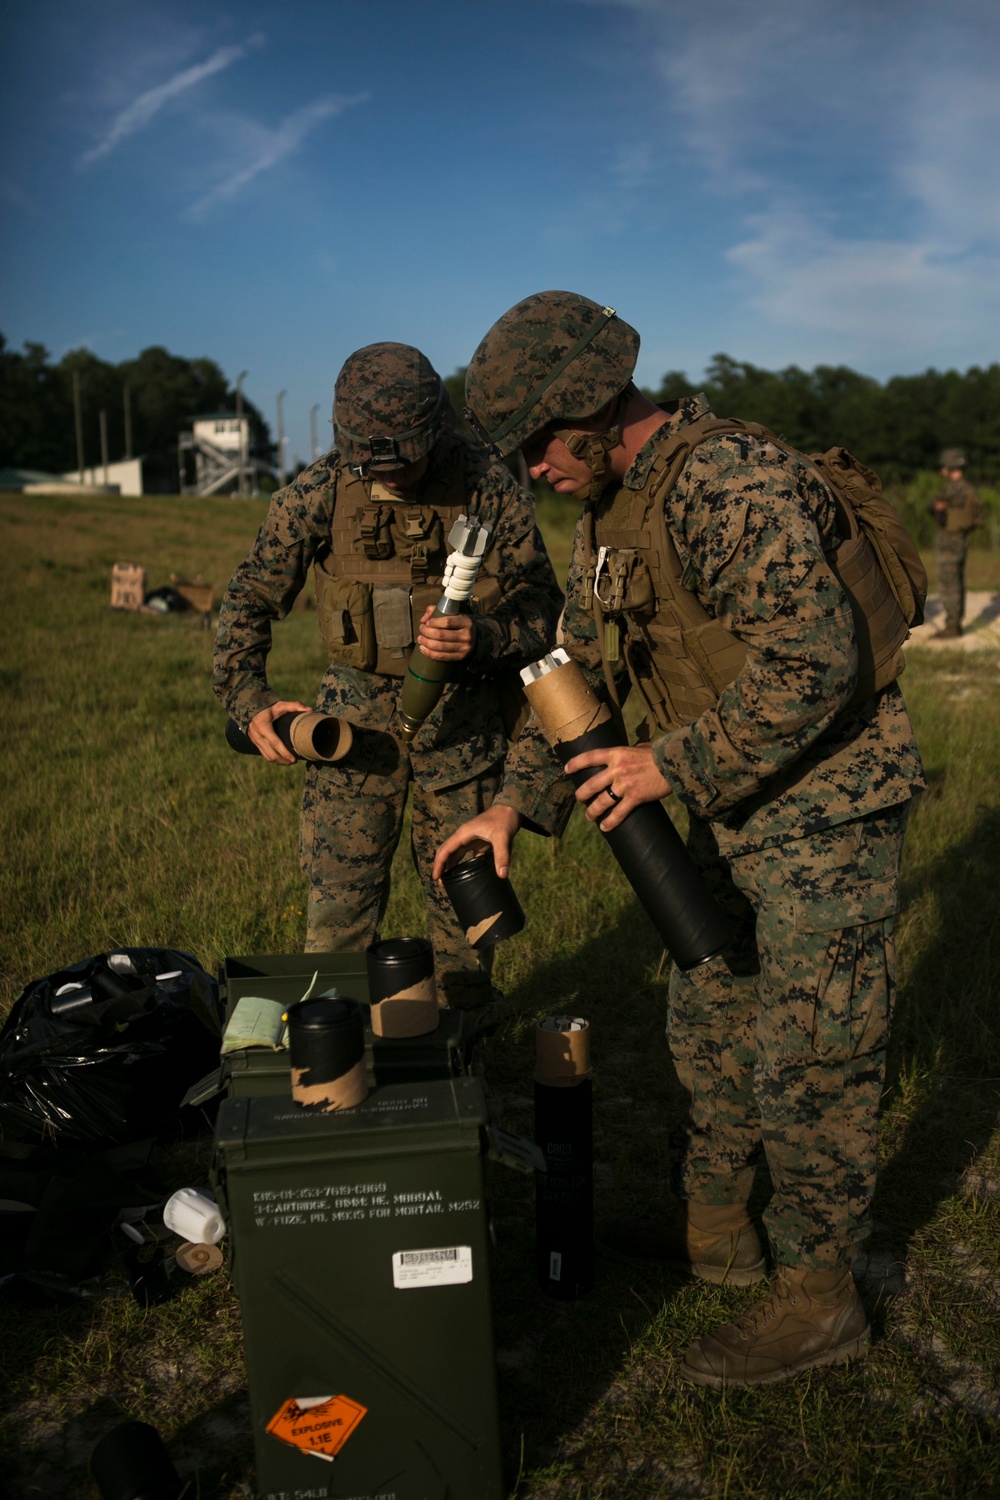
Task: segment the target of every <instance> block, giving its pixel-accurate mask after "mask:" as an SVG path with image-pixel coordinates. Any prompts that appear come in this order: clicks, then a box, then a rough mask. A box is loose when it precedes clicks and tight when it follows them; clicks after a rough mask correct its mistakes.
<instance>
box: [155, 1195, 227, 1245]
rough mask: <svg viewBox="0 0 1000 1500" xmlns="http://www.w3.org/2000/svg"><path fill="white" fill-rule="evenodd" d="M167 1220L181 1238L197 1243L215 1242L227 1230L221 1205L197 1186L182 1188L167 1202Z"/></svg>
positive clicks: (167, 1224) (168, 1225)
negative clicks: (220, 1211)
mask: <svg viewBox="0 0 1000 1500" xmlns="http://www.w3.org/2000/svg"><path fill="white" fill-rule="evenodd" d="M163 1222H164V1224H166V1226H167V1228H168V1229H172V1230H173V1232H174V1234H179V1235H180V1237H181V1239H183V1240H190V1241H191V1242H192V1243H193V1244H195V1245H215V1244H218V1242H219V1240H221V1239H222V1236H223V1235H224V1234H225V1232H226V1222H225V1220H224V1219H223V1217H222V1215H221V1214H220V1213H219V1205H218V1204H217V1203H216V1202H215V1200H214V1198H209V1197H208V1195H207V1194H206V1193H199V1192H198V1190H197V1189H196V1188H181V1189H180V1190H179V1192H176V1193H174V1195H173V1197H172V1198H168V1199H167V1201H166V1203H165V1204H164V1206H163Z"/></svg>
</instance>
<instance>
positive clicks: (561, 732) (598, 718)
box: [521, 650, 611, 745]
mask: <svg viewBox="0 0 1000 1500" xmlns="http://www.w3.org/2000/svg"><path fill="white" fill-rule="evenodd" d="M543 661H544V662H545V663H548V662H549V661H552V662H555V663H556V665H555V666H553V667H552V668H551V669H550V670H548V671H546V672H544V673H542V674H541V675H540V676H538V677H529V675H528V674H529V673H530V672H531V671H532V668H530V667H529V668H527V670H526V672H524V673H522V674H521V681H522V682H523V684H524V696H525V697H526V698H527V700H528V703H529V705H530V706H531V708H532V709H533V710H534V713H535V716H536V718H537V719H538V722H539V724H540V725H541V726H542V733H543V734H544V735H545V738H546V739H547V740H548V742H549V744H550V745H561V744H562V743H563V742H564V741H566V740H575V739H579V737H580V735H581V734H586V733H587V731H588V730H590V729H593V728H595V727H596V725H598V724H604V723H607V721H608V720H609V719H610V718H611V710H610V709H609V708H608V706H607V704H605V703H602V702H601V700H600V698H598V696H597V694H596V693H595V692H594V690H593V688H592V687H591V686H590V684H589V683H588V681H587V679H586V677H584V675H583V673H582V672H581V671H580V668H579V667H578V666H577V664H576V662H573V661H570V660H569V658H568V657H567V655H566V653H565V652H564V651H561V650H559V651H553V652H552V654H551V655H550V656H547V657H544V658H543ZM536 665H537V666H539V667H541V666H542V662H538V663H536Z"/></svg>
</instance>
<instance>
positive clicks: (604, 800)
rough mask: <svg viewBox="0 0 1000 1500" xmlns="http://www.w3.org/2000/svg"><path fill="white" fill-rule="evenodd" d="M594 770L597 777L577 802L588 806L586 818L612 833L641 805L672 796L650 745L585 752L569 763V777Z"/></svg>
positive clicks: (580, 792)
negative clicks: (592, 767) (585, 803)
mask: <svg viewBox="0 0 1000 1500" xmlns="http://www.w3.org/2000/svg"><path fill="white" fill-rule="evenodd" d="M591 766H594V767H595V768H596V769H595V772H594V775H593V776H591V777H589V778H588V780H586V781H585V782H583V783H582V784H581V785H580V786H579V787H577V790H576V800H577V801H578V802H587V803H589V804H590V805H589V807H588V808H587V817H588V818H589V819H590V821H591V822H592V823H599V824H600V826H601V830H602V831H603V832H604V833H610V832H611V831H612V830H613V829H615V828H617V827H618V825H619V823H623V822H624V821H625V819H626V818H627V817H628V815H629V813H630V812H632V810H633V808H636V807H638V806H639V804H640V803H641V802H659V801H660V800H661V799H662V798H664V797H669V796H670V793H671V787H670V783H669V782H668V781H666V780H665V779H664V777H663V776H662V775H661V774H660V771H659V769H658V767H657V765H656V762H655V760H654V759H653V748H652V746H651V745H618V746H615V747H614V748H612V749H610V750H584V751H583V752H582V753H581V754H580V755H574V756H573V759H572V760H568V761H567V762H566V765H565V766H564V768H563V769H564V770H565V771H566V772H567V774H568V775H573V774H574V773H575V772H577V771H586V770H588V769H589V768H590V767H591Z"/></svg>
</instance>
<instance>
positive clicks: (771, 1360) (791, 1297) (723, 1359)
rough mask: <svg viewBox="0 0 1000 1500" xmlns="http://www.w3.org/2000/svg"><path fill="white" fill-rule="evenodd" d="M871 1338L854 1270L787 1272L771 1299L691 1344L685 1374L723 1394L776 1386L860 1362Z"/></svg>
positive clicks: (780, 1273) (779, 1276)
mask: <svg viewBox="0 0 1000 1500" xmlns="http://www.w3.org/2000/svg"><path fill="white" fill-rule="evenodd" d="M869 1337H870V1330H869V1328H868V1320H867V1318H866V1317H865V1310H864V1308H863V1307H862V1306H861V1298H860V1297H859V1296H858V1293H857V1289H856V1287H855V1285H854V1278H853V1276H852V1275H851V1273H850V1271H849V1270H848V1269H847V1267H846V1266H842V1267H840V1268H838V1269H837V1270H835V1271H803V1270H793V1269H792V1268H791V1267H789V1266H781V1267H780V1268H779V1270H778V1274H777V1276H776V1277H775V1278H774V1281H773V1283H772V1285H771V1290H770V1292H769V1293H768V1295H767V1296H766V1297H764V1298H763V1299H762V1300H761V1301H760V1302H758V1303H756V1304H755V1305H754V1306H753V1307H751V1308H750V1309H749V1311H747V1312H745V1313H744V1314H743V1316H742V1317H740V1318H736V1319H735V1320H734V1321H733V1322H732V1323H727V1324H725V1326H724V1327H722V1328H716V1329H715V1330H714V1331H713V1332H712V1333H707V1334H706V1335H705V1337H704V1338H702V1339H699V1340H698V1342H697V1343H696V1344H692V1345H691V1347H690V1349H689V1350H688V1351H687V1354H686V1355H685V1356H684V1361H683V1363H682V1365H681V1374H682V1375H686V1376H687V1378H688V1380H693V1381H694V1383H695V1384H696V1385H710V1386H713V1387H714V1388H715V1389H716V1390H718V1389H721V1387H723V1386H734V1385H774V1384H775V1383H776V1382H777V1381H779V1380H787V1379H789V1377H790V1376H792V1375H798V1374H799V1372H800V1371H802V1370H814V1369H816V1368H817V1367H818V1366H820V1365H839V1364H843V1363H844V1362H845V1361H846V1360H849V1359H853V1358H854V1356H855V1355H857V1354H860V1353H861V1351H862V1350H863V1349H864V1347H865V1345H866V1344H867V1343H868V1339H869Z"/></svg>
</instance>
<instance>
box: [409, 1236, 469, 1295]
mask: <svg viewBox="0 0 1000 1500" xmlns="http://www.w3.org/2000/svg"><path fill="white" fill-rule="evenodd" d="M471 1280H472V1246H471V1245H446V1246H443V1247H442V1248H441V1249H438V1250H397V1251H396V1253H395V1255H394V1256H393V1257H392V1284H393V1286H394V1287H404V1288H405V1287H413V1286H454V1285H455V1284H456V1283H457V1282H461V1281H471Z"/></svg>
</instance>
